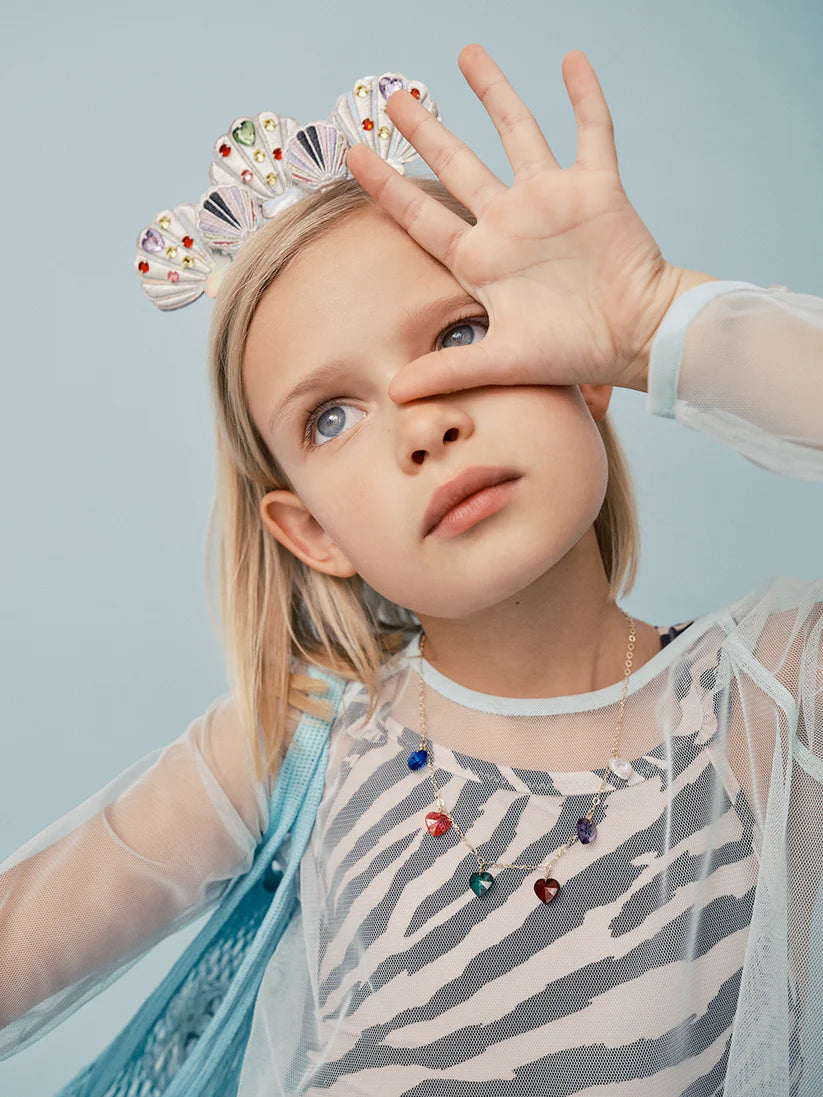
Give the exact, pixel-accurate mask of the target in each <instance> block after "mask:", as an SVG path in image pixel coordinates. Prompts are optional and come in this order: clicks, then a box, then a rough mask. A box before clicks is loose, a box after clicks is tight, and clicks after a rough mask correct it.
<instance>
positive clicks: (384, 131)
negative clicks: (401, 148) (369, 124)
mask: <svg viewBox="0 0 823 1097" xmlns="http://www.w3.org/2000/svg"><path fill="white" fill-rule="evenodd" d="M377 136H378V137H379V138H380V140H381V141H388V139H389V127H388V126H381V127H380V129H379V130H378V131H377Z"/></svg>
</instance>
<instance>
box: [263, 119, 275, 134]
mask: <svg viewBox="0 0 823 1097" xmlns="http://www.w3.org/2000/svg"><path fill="white" fill-rule="evenodd" d="M276 128H277V123H276V122H275V120H274V119H273V118H266V120H265V121H264V122H263V129H264V130H269V131H271V130H273V129H276Z"/></svg>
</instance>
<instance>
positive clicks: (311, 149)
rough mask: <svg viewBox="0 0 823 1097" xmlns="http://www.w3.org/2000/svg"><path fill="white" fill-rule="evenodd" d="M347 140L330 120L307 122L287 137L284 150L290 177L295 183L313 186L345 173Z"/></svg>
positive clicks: (332, 181) (310, 187)
mask: <svg viewBox="0 0 823 1097" xmlns="http://www.w3.org/2000/svg"><path fill="white" fill-rule="evenodd" d="M348 147H349V146H348V143H347V141H346V138H345V137H344V136H343V134H342V133H341V132H340V130H339V129H338V128H337V127H336V126H333V125H331V124H330V123H329V122H310V123H309V124H308V125H307V126H303V127H302V128H301V129H299V130H298V131H297V132H296V133H295V134H294V135H293V136H292V137H291V139H290V140H289V144H288V148H287V150H286V159H287V160H288V164H289V170H290V172H291V177H292V179H293V180H294V182H295V183H297V184H298V186H301V187H305V188H306V189H308V190H316V189H317V188H319V187H323V186H325V185H326V184H328V183H334V182H336V181H337V180H338V179H345V178H346V176H347V175H348V170H347V168H346V152H347V151H348Z"/></svg>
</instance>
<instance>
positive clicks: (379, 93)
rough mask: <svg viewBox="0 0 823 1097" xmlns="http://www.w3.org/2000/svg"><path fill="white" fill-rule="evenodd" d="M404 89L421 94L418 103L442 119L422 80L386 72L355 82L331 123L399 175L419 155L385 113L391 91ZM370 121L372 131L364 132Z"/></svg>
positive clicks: (336, 108)
mask: <svg viewBox="0 0 823 1097" xmlns="http://www.w3.org/2000/svg"><path fill="white" fill-rule="evenodd" d="M399 88H404V89H405V90H406V91H411V90H412V89H414V90H415V92H417V93H419V100H418V101H419V103H420V105H421V106H423V107H425V108H426V110H428V111H430V112H431V113H432V114H433V115H434V117H435V118H440V111H439V110H438V109H437V104H436V103H435V102H434V101H433V100H432V99H431V97H430V96H429V89H428V88H427V87H426V85H425V84H421V83H420V81H419V80H407V79H406V77H405V76H401V75H400V73H399V72H384V73H383V74H382V75H381V76H363V77H362V78H361V79H360V80H357V81H355V83H354V84H353V85H352V88H351V91H349V92H346V93H345V94H344V95H341V96H339V98H338V100H337V103H336V105H335V108H334V110H333V111H332V112H331V114H330V115H329V121H330V122H331V123H333V124H334V125H336V126H339V127H340V129H341V130H342V131H343V133H345V135H346V137H347V139H348V141H349V142H350V143H351V144H352V145H355V144H357V143H358V142H359V143H360V144H363V145H368V146H369V148H371V149H374V151H375V152H376V153H377V154H378V155H379V156H382V157H383V159H384V160H386V161H387V162H388V163H389V164H391V165H392V167H393V168H396V169H397V171H399V172H400V174H401V175H402V174H403V171H404V165H406V164H408V163H409V161H411V160H414V159H415V158H416V157H417V156H419V153H418V152H417V150H416V149H415V147H414V146H413V145H411V144H409V142H408V141H407V140H406V138H405V137H404V136H403V134H402V133H400V131H399V130H397V129H395V127H394V123H393V122H392V120H391V119H390V118H389V116H388V115H387V114H386V102H387V100H388V98H389V95H391V93H392V91H395V90H397V89H399ZM366 121H370V122H371V123H372V126H371V128H370V129H364V128H363V123H364V122H366Z"/></svg>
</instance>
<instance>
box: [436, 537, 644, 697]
mask: <svg viewBox="0 0 823 1097" xmlns="http://www.w3.org/2000/svg"><path fill="white" fill-rule="evenodd" d="M420 623H421V625H422V627H423V631H424V633H425V636H426V642H425V649H424V654H425V657H426V660H427V661H428V662H430V663H431V664H432V665H433V666H434V667H436V668H437V670H439V671H440V673H441V674H444V675H445V676H446V677H447V678H451V679H452V680H453V681H455V682H458V683H459V684H460V685H462V686H465V687H466V688H467V689H472V690H476V691H478V692H480V693H490V694H493V695H495V696H498V697H565V696H572V695H575V694H579V693H589V692H591V691H593V690H597V689H602V688H604V687H605V686H609V685H612V684H614V683H615V682H620V681H622V680H623V677H624V674H625V666H624V663H625V659H626V651H627V648H628V646H629V622H628V620H627V617H626V615H625V614H624V613H623V611H622V610H621V609H620V608H619V606H617V605H616V604H615V603H614V602H613V601H611V600H610V598H609V583H608V578H607V576H606V573H605V570H604V568H603V561H602V559H601V556H600V552H599V549H598V546H597V538H596V535H595V532H594V527H591V528H590V529H589V530H588V531H587V533H586V534H585V535H584V536H583V537H582V538H581V539H580V541H578V543H577V544H576V545H575V546H574V548H573V549H572V550H571V551H570V552H569V553H567V554H566V556H565V557H564V558H563V559H562V560H560V561H559V562H558V563H557V564H555V566H554V567H553V568H551V569H550V571H548V572H546V573H545V574H544V575H542V576H541V577H540V578H539V579H538V580H537V581H536V582H534V583H532V584H531V585H530V586H529V587H527V588H525V589H524V590H522V591H520V592H519V593H518V594H517V595H514V596H513V597H511V598H507V599H506V600H505V601H503V602H500V603H498V604H496V605H494V606H490V607H488V608H486V609H483V610H481V611H478V612H477V613H474V614H472V615H470V616H469V617H465V618H461V619H459V620H445V619H443V618H437V617H428V616H422V615H421V616H420ZM635 625H636V627H635V634H636V640H635V650H634V653H633V656H632V668H631V670H632V673H634V671H636V670H637V669H638V668H639V667H640V666H642V664H643V663H645V662H647V661H648V659H650V658H651V657H652V656H653V655H654V654H655V653H656V652H657V651H659V650H660V638H659V635H658V633H657V631H656V629H655V628H654V626H652V625H647V624H645V623H644V622H641V621H636V622H635Z"/></svg>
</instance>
